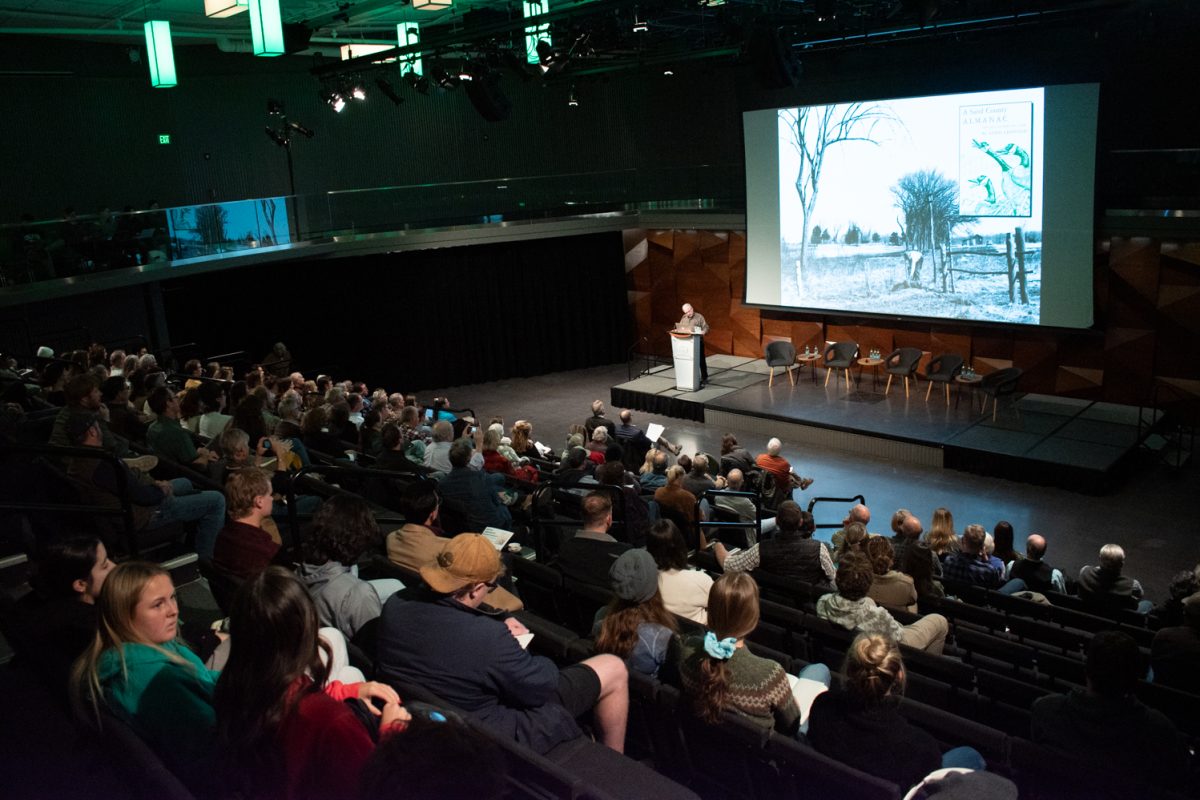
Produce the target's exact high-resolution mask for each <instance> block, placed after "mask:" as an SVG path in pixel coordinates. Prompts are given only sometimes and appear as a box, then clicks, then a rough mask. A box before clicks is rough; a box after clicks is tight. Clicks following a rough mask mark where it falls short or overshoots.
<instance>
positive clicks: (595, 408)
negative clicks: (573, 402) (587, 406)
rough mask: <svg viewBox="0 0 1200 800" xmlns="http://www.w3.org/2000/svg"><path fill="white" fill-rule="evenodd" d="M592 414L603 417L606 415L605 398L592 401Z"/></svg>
mask: <svg viewBox="0 0 1200 800" xmlns="http://www.w3.org/2000/svg"><path fill="white" fill-rule="evenodd" d="M592 416H593V417H603V416H604V401H603V400H593V401H592Z"/></svg>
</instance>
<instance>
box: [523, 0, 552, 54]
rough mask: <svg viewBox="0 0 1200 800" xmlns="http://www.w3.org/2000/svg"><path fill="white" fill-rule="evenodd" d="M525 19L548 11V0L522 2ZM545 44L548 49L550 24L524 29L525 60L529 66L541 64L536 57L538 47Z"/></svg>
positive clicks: (525, 0) (545, 23) (526, 0)
mask: <svg viewBox="0 0 1200 800" xmlns="http://www.w3.org/2000/svg"><path fill="white" fill-rule="evenodd" d="M523 7H524V12H525V18H526V19H528V18H529V17H537V16H541V15H542V14H545V13H548V12H549V11H550V0H524V3H523ZM542 42H545V43H546V46H547V47H549V46H550V45H551V44H552V43H551V41H550V23H548V22H544V23H542V24H541V25H530V26H528V27H527V28H525V60H526V61H528V62H529V63H530V64H538V63H540V62H541V59H540V57H539V56H538V46H539V45H540V44H541V43H542Z"/></svg>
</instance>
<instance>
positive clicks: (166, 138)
mask: <svg viewBox="0 0 1200 800" xmlns="http://www.w3.org/2000/svg"><path fill="white" fill-rule="evenodd" d="M158 143H159V144H170V143H171V134H169V133H160V134H159V135H158Z"/></svg>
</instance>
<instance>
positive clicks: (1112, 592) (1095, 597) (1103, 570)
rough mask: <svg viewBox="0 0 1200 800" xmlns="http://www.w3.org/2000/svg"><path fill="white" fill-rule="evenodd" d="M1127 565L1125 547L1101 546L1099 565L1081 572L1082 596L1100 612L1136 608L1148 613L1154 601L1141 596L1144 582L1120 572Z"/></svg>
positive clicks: (1140, 611)
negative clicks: (1141, 582)
mask: <svg viewBox="0 0 1200 800" xmlns="http://www.w3.org/2000/svg"><path fill="white" fill-rule="evenodd" d="M1124 568H1125V550H1124V548H1122V547H1121V546H1120V545H1119V544H1106V545H1104V547H1101V548H1100V566H1098V567H1091V566H1088V567H1084V568H1083V569H1081V570H1080V571H1079V597H1080V598H1081V599H1082V600H1083V602H1084V603H1085V604H1086V605H1089V606H1093V607H1094V608H1096V609H1098V610H1100V611H1115V610H1119V609H1123V608H1128V609H1135V610H1137V612H1138V613H1139V614H1149V613H1150V611H1151V609H1153V608H1154V604H1153V603H1151V602H1150V601H1149V600H1143V599H1142V585H1141V584H1140V583H1138V582H1137V581H1136V580H1134V579H1133V578H1128V577H1126V576H1124V575H1122V574H1121V571H1122V570H1123V569H1124Z"/></svg>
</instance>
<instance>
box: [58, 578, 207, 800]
mask: <svg viewBox="0 0 1200 800" xmlns="http://www.w3.org/2000/svg"><path fill="white" fill-rule="evenodd" d="M98 611H99V629H98V631H97V633H96V639H95V641H94V642H93V643H92V646H91V647H90V648H89V649H88V650H87V651H86V652H85V653H84V654H83V655H82V656H81V657H80V659H79V660H78V661H77V662H76V663H75V671H74V678H75V679H74V681H73V683H72V688H73V689H74V693H75V699H76V702H77V705H78V706H79V707H80V708H81V709H84V710H86V711H90V713H91V714H92V715H94V716H95V717H96V719H97V721H98V722H99V719H100V705H101V703H104V704H107V706H108V708H109V709H111V710H112V711H113V712H114V713H116V714H117V715H119V716H120V717H122V718H124V719H125V720H126V722H128V723H129V725H130V727H132V728H133V729H134V730H135V731H136V732H137V733H138V735H140V736H141V737H142V739H144V740H145V741H146V742H147V743H148V744H149V745H150V746H151V747H152V748H153V749H154V750H155V752H157V753H158V755H159V757H160V758H162V759H163V761H164V762H166V764H167V765H168V766H169V767H170V768H171V769H172V771H173V772H175V774H176V775H179V776H180V777H181V778H182V779H183V780H184V781H185V782H186V783H189V784H191V785H193V786H196V785H197V784H200V783H203V777H204V775H205V774H206V773H207V772H208V770H207V761H208V759H209V757H210V755H211V753H212V748H213V731H214V728H215V724H216V713H215V712H214V711H213V705H212V698H213V689H214V688H215V687H216V683H217V673H216V672H213V671H212V670H209V669H207V668H206V667H205V666H204V664H203V663H202V662H201V661H200V659H199V658H198V657H197V656H196V654H195V653H193V652H192V651H191V650H189V649H188V647H187V645H185V644H184V643H183V642H182V640H180V639H179V638H178V636H179V605H178V603H177V602H176V600H175V586H174V584H173V583H172V582H171V576H170V574H168V573H167V571H166V570H164V569H163V568H162V567H159V566H157V565H155V564H149V563H146V562H141V561H128V562H126V563H124V564H121V565H119V566H118V567H117V568H116V569H114V570H113V571H112V572H111V573H110V574H109V576H108V578H107V580H106V581H105V586H104V591H103V592H101V594H100V597H99V599H98Z"/></svg>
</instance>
